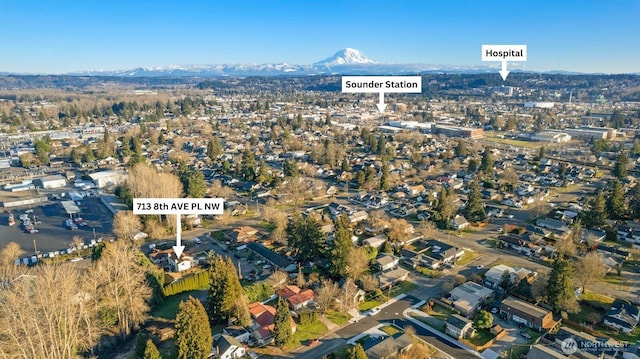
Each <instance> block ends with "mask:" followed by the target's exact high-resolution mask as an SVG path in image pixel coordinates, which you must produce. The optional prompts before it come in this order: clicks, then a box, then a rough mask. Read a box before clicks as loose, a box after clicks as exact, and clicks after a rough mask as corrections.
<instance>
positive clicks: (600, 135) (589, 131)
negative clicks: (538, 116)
mask: <svg viewBox="0 0 640 359" xmlns="http://www.w3.org/2000/svg"><path fill="white" fill-rule="evenodd" d="M562 131H563V132H566V133H567V134H569V135H570V136H571V137H573V138H580V139H583V140H613V139H615V138H616V130H614V129H613V128H608V127H579V128H565V129H563V130H562Z"/></svg>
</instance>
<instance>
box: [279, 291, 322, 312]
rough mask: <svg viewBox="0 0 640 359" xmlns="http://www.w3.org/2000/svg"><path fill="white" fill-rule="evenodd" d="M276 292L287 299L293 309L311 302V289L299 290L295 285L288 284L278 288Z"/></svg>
mask: <svg viewBox="0 0 640 359" xmlns="http://www.w3.org/2000/svg"><path fill="white" fill-rule="evenodd" d="M276 294H277V295H278V296H280V297H282V298H284V299H286V300H287V302H288V303H289V307H291V309H293V310H300V309H302V308H303V307H306V306H307V305H309V304H310V303H311V302H313V299H314V294H313V290H311V289H305V290H301V289H300V288H299V287H298V286H297V285H288V286H285V287H284V288H282V289H280V290H279V291H278V292H276Z"/></svg>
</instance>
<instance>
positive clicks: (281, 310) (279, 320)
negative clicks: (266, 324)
mask: <svg viewBox="0 0 640 359" xmlns="http://www.w3.org/2000/svg"><path fill="white" fill-rule="evenodd" d="M273 325H274V326H273V335H274V339H273V340H274V342H275V344H276V345H277V346H279V347H283V346H285V345H287V344H289V342H290V341H291V336H292V335H293V332H292V329H291V313H290V312H289V305H288V304H287V301H286V300H285V299H284V298H282V297H280V298H279V299H278V305H277V306H276V315H275V316H274V319H273Z"/></svg>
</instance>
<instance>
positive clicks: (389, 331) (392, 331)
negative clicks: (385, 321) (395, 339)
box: [380, 325, 400, 336]
mask: <svg viewBox="0 0 640 359" xmlns="http://www.w3.org/2000/svg"><path fill="white" fill-rule="evenodd" d="M380 330H382V331H383V332H385V333H387V335H389V336H393V335H395V334H397V333H400V329H398V328H396V327H394V326H393V325H385V326H384V327H381V328H380Z"/></svg>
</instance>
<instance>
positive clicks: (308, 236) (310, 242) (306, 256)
mask: <svg viewBox="0 0 640 359" xmlns="http://www.w3.org/2000/svg"><path fill="white" fill-rule="evenodd" d="M286 232H287V237H288V244H289V247H290V248H291V249H292V250H293V253H294V255H295V257H296V258H298V260H299V261H301V262H307V261H310V260H313V259H314V258H316V257H319V256H321V255H323V254H324V253H325V243H326V239H327V235H326V234H325V233H324V232H323V231H322V230H321V227H320V223H318V222H317V221H316V220H315V219H314V218H312V217H311V216H307V217H303V216H302V215H298V216H296V217H294V218H293V219H291V220H290V221H289V224H288V225H287V229H286Z"/></svg>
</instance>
